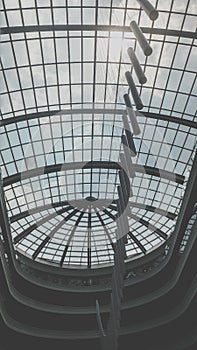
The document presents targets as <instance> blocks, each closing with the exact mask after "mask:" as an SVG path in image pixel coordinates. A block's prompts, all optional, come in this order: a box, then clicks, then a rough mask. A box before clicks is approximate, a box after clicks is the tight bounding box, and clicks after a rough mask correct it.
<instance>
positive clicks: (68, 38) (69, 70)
mask: <svg viewBox="0 0 197 350" xmlns="http://www.w3.org/2000/svg"><path fill="white" fill-rule="evenodd" d="M68 12H69V11H68V0H66V17H67V23H68V21H69V16H68ZM67 43H68V72H69V91H70V106H71V108H72V89H71V66H70V34H69V30H67Z"/></svg>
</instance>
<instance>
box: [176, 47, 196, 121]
mask: <svg viewBox="0 0 197 350" xmlns="http://www.w3.org/2000/svg"><path fill="white" fill-rule="evenodd" d="M193 43H194V40H193V41H192V44H191V46H190V50H189V53H188V56H187V59H186V62H185V65H184V67H183V69H182V77H181V80H180V82H179V86H178V88H177V91H178V92H179V88H180V85H181V82H182V79H183V75H184V70H185V68H186V67H187V63H188V61H189V57H190V53H191V51H192V48H193ZM187 73H188V71H187ZM195 79H196V78H195ZM195 79H194V82H193V84H192V86H191V89H190V92H189V93H182V94H185V95H186V96H187V100H186V103H185V107H184V109H183V111H182V115H183V114H184V112H185V110H186V108H187V104H188V101H189V98H190V96H192V94H191V92H192V89H193V87H194V84H195ZM177 96H178V93H177V95H176V97H175V99H174V102H173V105H172V109H171V112H170V115H172V113H173V108H174V105H175V102H176V99H177ZM194 96H195V95H194Z"/></svg>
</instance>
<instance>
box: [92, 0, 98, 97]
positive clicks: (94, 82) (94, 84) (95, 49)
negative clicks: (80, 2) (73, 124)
mask: <svg viewBox="0 0 197 350" xmlns="http://www.w3.org/2000/svg"><path fill="white" fill-rule="evenodd" d="M95 1H96V5H95V24H96V26H97V24H98V0H95ZM97 34H98V31H97V30H96V29H95V36H94V73H93V87H92V88H93V96H92V102H93V103H94V102H95V88H96V67H97V64H96V62H97V60H96V55H97Z"/></svg>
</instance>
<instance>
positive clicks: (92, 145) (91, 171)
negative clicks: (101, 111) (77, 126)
mask: <svg viewBox="0 0 197 350" xmlns="http://www.w3.org/2000/svg"><path fill="white" fill-rule="evenodd" d="M92 116H93V115H92ZM91 124H92V137H91V161H93V150H94V142H93V138H94V123H93V121H92V123H91ZM92 179H93V168H91V169H90V196H92Z"/></svg>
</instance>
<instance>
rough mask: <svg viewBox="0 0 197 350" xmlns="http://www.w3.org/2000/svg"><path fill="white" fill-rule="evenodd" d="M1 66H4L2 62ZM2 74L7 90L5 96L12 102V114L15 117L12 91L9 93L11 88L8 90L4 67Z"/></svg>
mask: <svg viewBox="0 0 197 350" xmlns="http://www.w3.org/2000/svg"><path fill="white" fill-rule="evenodd" d="M1 66H2V62H1ZM2 74H3V77H4V81H5V85H6V89H7V91H6V93H5V95H7V96H8V99H9V102H10V106H11V113H12V114H13V115H15V112H14V107H13V103H12V99H11V96H10V91H9V88H8V82H7V79H6V75H5V70H4V68H3V66H2ZM9 113H10V112H8V114H9ZM2 117H3V114H2Z"/></svg>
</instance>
